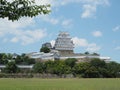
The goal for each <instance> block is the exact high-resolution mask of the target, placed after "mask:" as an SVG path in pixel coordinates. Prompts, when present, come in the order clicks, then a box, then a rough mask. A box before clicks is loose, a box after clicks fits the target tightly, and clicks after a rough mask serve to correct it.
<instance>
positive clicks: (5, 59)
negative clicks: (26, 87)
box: [0, 53, 120, 78]
mask: <svg viewBox="0 0 120 90" xmlns="http://www.w3.org/2000/svg"><path fill="white" fill-rule="evenodd" d="M0 64H1V65H6V67H5V68H4V69H2V71H1V72H2V73H23V72H24V71H25V70H24V69H21V70H20V68H18V67H17V65H33V68H32V69H30V70H28V72H27V73H34V74H35V73H39V74H56V75H58V76H62V75H68V74H71V75H73V76H74V77H83V78H117V77H120V64H119V63H117V62H109V63H106V62H105V61H103V60H100V59H99V58H93V59H91V60H88V62H77V59H75V58H68V59H66V60H55V61H52V60H48V61H45V62H43V61H39V62H36V61H35V60H34V59H32V58H29V57H28V56H26V55H25V54H22V55H17V56H16V57H13V56H12V54H5V53H0Z"/></svg>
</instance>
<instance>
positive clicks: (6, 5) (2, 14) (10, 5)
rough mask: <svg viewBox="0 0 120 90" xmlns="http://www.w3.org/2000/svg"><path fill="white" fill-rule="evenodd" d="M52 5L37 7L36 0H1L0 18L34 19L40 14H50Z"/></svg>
mask: <svg viewBox="0 0 120 90" xmlns="http://www.w3.org/2000/svg"><path fill="white" fill-rule="evenodd" d="M48 7H50V5H35V1H34V0H13V1H12V2H9V1H7V0H0V18H8V20H12V21H14V20H18V19H20V18H21V17H34V16H36V15H38V14H48V13H49V12H50V10H48Z"/></svg>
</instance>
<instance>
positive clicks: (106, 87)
mask: <svg viewBox="0 0 120 90" xmlns="http://www.w3.org/2000/svg"><path fill="white" fill-rule="evenodd" d="M0 90H120V79H37V78H36V79H33V78H32V79H16V78H15V79H14V78H9V79H7V78H6V79H4V78H2V79H0Z"/></svg>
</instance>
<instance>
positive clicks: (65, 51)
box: [27, 32, 110, 62]
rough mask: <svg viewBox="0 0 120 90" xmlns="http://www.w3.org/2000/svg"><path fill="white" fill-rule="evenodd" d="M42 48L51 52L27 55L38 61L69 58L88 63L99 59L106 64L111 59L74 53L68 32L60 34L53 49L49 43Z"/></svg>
mask: <svg viewBox="0 0 120 90" xmlns="http://www.w3.org/2000/svg"><path fill="white" fill-rule="evenodd" d="M42 47H48V48H49V49H50V50H51V52H49V53H44V52H33V53H29V54H27V55H28V56H29V57H31V58H34V59H36V60H42V61H46V60H58V59H59V60H65V59H67V58H76V59H77V60H78V62H87V61H89V60H90V59H91V58H99V59H101V60H104V61H105V62H109V61H110V57H101V56H100V55H99V54H96V53H94V54H82V53H74V43H73V41H72V39H71V37H70V35H69V33H68V32H60V33H59V34H58V37H57V39H56V40H55V45H54V46H53V47H52V45H51V43H49V42H47V43H44V44H43V45H42Z"/></svg>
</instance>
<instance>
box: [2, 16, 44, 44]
mask: <svg viewBox="0 0 120 90" xmlns="http://www.w3.org/2000/svg"><path fill="white" fill-rule="evenodd" d="M34 25H35V21H34V19H32V18H22V19H20V20H19V21H15V22H12V21H8V20H7V19H0V27H1V28H0V34H1V35H0V36H1V37H2V38H4V39H3V42H4V43H5V42H12V43H21V44H22V45H27V44H31V43H34V42H37V41H39V40H40V39H42V38H43V37H45V36H46V30H45V29H35V30H34V29H32V30H29V29H27V28H28V27H32V26H34Z"/></svg>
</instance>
